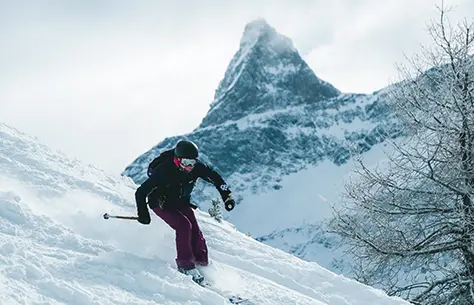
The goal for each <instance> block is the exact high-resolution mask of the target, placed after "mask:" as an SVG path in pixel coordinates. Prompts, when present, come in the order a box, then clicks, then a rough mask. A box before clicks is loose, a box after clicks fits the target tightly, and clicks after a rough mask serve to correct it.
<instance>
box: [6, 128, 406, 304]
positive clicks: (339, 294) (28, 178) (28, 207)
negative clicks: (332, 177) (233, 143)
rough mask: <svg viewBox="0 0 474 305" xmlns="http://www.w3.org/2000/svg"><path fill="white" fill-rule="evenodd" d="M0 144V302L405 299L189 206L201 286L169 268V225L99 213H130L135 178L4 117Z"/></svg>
mask: <svg viewBox="0 0 474 305" xmlns="http://www.w3.org/2000/svg"><path fill="white" fill-rule="evenodd" d="M0 148H1V149H0V162H1V163H0V187H1V189H0V261H1V262H2V264H0V303H1V304H2V305H3V304H6V305H10V304H11V305H16V304H68V305H87V304H94V305H97V304H101V305H107V304H114V305H115V304H137V305H138V304H170V305H171V304H203V305H204V304H205V305H213V304H219V305H223V304H228V303H227V301H226V297H225V296H226V295H227V294H228V293H232V294H239V295H241V296H243V297H246V298H248V299H249V300H251V301H252V302H253V303H254V304H260V305H264V304H272V305H273V304H280V305H290V304H291V305H294V304H301V305H303V304H304V305H309V304H315V305H323V304H331V305H370V304H374V305H376V304H377V305H380V304H382V305H385V304H386V305H395V304H396V305H401V304H407V303H406V302H404V301H402V300H400V299H396V298H390V297H388V296H386V295H385V294H384V293H383V292H381V291H379V290H376V289H373V288H371V287H368V286H365V285H362V284H360V283H357V282H355V281H353V280H349V279H347V278H344V277H342V276H339V275H336V274H334V273H332V272H329V271H328V270H326V269H324V268H321V267H320V266H319V265H317V264H315V263H309V262H305V261H302V260H300V259H298V258H296V257H294V256H292V255H290V254H287V253H285V252H283V251H280V250H276V249H274V248H272V247H269V246H266V245H264V244H262V243H260V242H258V241H256V240H254V239H252V238H250V237H248V236H246V235H245V234H242V233H240V232H238V231H237V230H235V228H234V227H233V226H231V225H230V224H229V223H226V222H224V223H218V222H217V221H215V220H214V219H213V218H211V217H209V216H208V215H207V214H206V213H203V212H201V211H199V210H198V211H197V216H198V219H199V221H200V223H201V226H202V229H203V231H204V234H205V236H206V237H207V240H208V247H209V250H210V258H211V261H212V264H211V266H210V267H208V268H205V269H203V273H204V274H205V275H206V276H207V277H208V278H209V280H210V281H211V282H213V283H214V284H213V285H214V290H210V289H206V288H203V287H201V286H198V285H196V284H195V283H193V282H192V281H191V280H190V279H189V278H187V277H186V276H184V275H182V274H181V273H179V272H177V271H176V270H175V268H174V258H175V253H174V251H175V246H174V232H173V231H172V230H171V229H170V228H168V227H167V226H166V225H165V224H164V223H163V222H162V221H160V220H159V219H158V218H156V217H153V220H152V224H151V225H150V226H143V225H140V224H138V223H137V222H135V221H120V220H104V219H102V217H101V215H102V214H103V212H104V211H107V212H110V213H116V214H132V213H134V212H135V208H134V204H133V201H132V200H133V198H132V197H133V191H134V189H135V187H136V186H134V185H133V184H131V183H130V181H129V180H128V179H126V178H123V177H114V176H112V175H108V174H106V173H104V172H102V171H100V170H97V169H94V168H93V167H91V166H88V165H84V164H82V163H81V162H80V161H78V160H74V161H73V160H71V159H70V158H68V157H67V156H65V155H62V154H60V153H56V152H53V151H51V150H50V149H48V148H47V147H46V146H44V145H42V144H40V143H37V142H35V140H34V139H32V138H30V137H28V136H27V135H24V134H22V133H19V132H17V131H15V130H14V129H12V128H9V127H6V126H5V125H0ZM21 169H27V170H24V171H22V170H21ZM30 173H33V174H32V175H30ZM41 173H42V174H41ZM58 175H59V176H60V178H59V179H58V178H57V176H58ZM58 182H59V183H60V186H59V187H58V185H57V184H58ZM52 190H53V191H52ZM59 191H60V192H59ZM111 195H113V196H111ZM158 232H159V233H158Z"/></svg>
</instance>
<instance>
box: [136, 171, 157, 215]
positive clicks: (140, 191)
mask: <svg viewBox="0 0 474 305" xmlns="http://www.w3.org/2000/svg"><path fill="white" fill-rule="evenodd" d="M159 167H160V166H159ZM162 171H163V169H162V168H157V169H156V170H155V171H154V173H153V175H151V176H150V177H149V178H148V179H147V180H145V182H143V183H142V184H141V185H140V186H139V187H138V188H137V190H136V191H135V202H136V204H137V209H143V208H146V206H147V205H146V197H147V196H148V194H150V193H151V192H152V191H153V190H154V189H155V188H157V187H159V186H160V183H161V182H162V180H163V179H161V177H162Z"/></svg>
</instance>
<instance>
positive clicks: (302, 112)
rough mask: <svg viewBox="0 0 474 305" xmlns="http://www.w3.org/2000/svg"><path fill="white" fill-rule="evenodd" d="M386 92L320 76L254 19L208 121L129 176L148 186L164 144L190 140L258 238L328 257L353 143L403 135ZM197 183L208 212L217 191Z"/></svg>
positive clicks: (372, 143) (136, 165)
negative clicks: (352, 89)
mask: <svg viewBox="0 0 474 305" xmlns="http://www.w3.org/2000/svg"><path fill="white" fill-rule="evenodd" d="M387 90H388V89H382V90H380V91H377V92H374V93H373V94H356V93H341V92H340V91H339V90H337V89H336V88H334V86H332V85H331V84H329V83H327V82H325V81H323V80H321V79H320V78H318V77H317V76H316V75H315V74H314V72H313V71H312V70H311V69H310V68H309V67H308V65H307V64H306V63H305V62H304V60H303V59H302V58H301V56H300V55H299V53H298V51H297V50H296V49H295V48H294V46H293V44H292V42H291V40H290V39H289V38H287V37H285V36H283V35H280V34H279V33H277V32H276V31H275V29H273V28H272V27H271V26H270V25H268V24H267V23H266V22H265V21H264V20H256V21H254V22H251V23H249V24H248V25H247V26H246V28H245V30H244V33H243V37H242V39H241V43H240V49H239V50H238V51H237V53H236V54H235V56H234V57H233V58H232V60H231V62H230V64H229V66H228V69H227V71H226V73H225V76H224V79H223V80H222V81H221V82H220V84H219V86H218V89H217V91H216V93H215V99H214V101H212V103H211V106H210V109H209V112H208V113H207V115H206V117H205V118H204V119H203V120H202V123H201V124H200V126H198V127H197V128H196V129H195V130H193V131H192V132H190V133H189V134H185V135H177V136H170V137H169V138H166V139H164V140H163V141H162V142H160V143H158V144H157V145H156V146H154V147H153V148H151V149H150V150H149V151H147V152H145V153H144V154H142V155H141V156H139V157H138V158H137V159H136V160H134V161H133V162H132V163H131V164H130V165H129V166H127V167H126V169H125V170H124V172H123V175H125V176H129V177H131V178H132V179H133V180H134V181H135V182H136V183H138V184H139V183H141V182H142V181H143V180H144V179H145V178H146V177H145V175H146V168H147V166H148V164H149V162H150V161H151V160H152V159H153V158H154V157H155V156H157V155H158V154H159V152H160V151H162V150H164V149H169V148H172V147H173V146H174V145H175V143H176V142H177V141H178V140H179V139H180V138H183V137H185V138H189V139H191V140H193V141H195V142H196V143H197V144H198V146H199V147H200V149H201V152H202V155H203V159H204V160H205V161H209V162H210V163H211V164H212V165H213V166H214V167H215V168H216V169H217V170H218V171H219V172H220V173H221V174H222V175H223V177H224V178H225V180H226V181H227V182H228V184H229V185H231V187H232V190H233V192H234V194H235V195H236V196H237V197H238V198H239V199H240V200H239V201H240V205H239V208H240V209H237V210H236V211H235V212H233V213H230V214H226V216H227V220H229V221H231V222H232V223H233V224H235V225H236V226H237V228H238V229H239V230H241V231H244V232H248V233H250V234H251V235H252V236H253V237H255V238H256V239H257V240H261V241H263V242H265V243H268V244H272V245H273V246H278V247H280V248H281V249H284V250H285V251H289V252H291V253H294V254H295V255H298V256H300V257H302V258H304V259H308V260H316V261H318V262H320V263H323V261H326V257H327V256H331V255H332V254H328V253H327V252H328V248H331V245H332V244H333V242H332V239H333V237H331V236H328V235H326V234H325V233H324V229H322V228H321V221H323V220H324V219H325V218H326V217H327V216H328V215H330V210H329V208H328V203H327V201H334V200H337V196H336V195H337V194H336V193H334V192H335V191H336V189H337V188H338V187H340V185H341V183H342V176H335V175H334V174H333V172H338V173H342V172H344V173H346V172H347V170H348V163H347V162H348V161H349V160H350V157H351V151H352V149H356V150H359V151H361V152H365V153H366V152H368V151H369V150H371V149H372V148H374V147H376V146H378V145H380V144H381V143H382V142H383V141H384V139H386V138H387V137H388V138H397V137H399V136H400V135H401V134H402V133H401V129H400V126H399V125H398V124H397V121H396V120H395V119H394V117H393V115H392V114H391V112H390V110H389V109H388V107H387V106H386V104H385V103H384V102H385V101H386V99H387ZM323 169H324V170H323ZM308 172H311V173H313V175H309V174H308ZM329 176H330V177H332V178H331V179H328V177H329ZM287 180H291V181H294V182H291V183H289V184H288V183H286V182H285V181H287ZM198 186H199V187H198V189H197V191H196V193H195V194H194V197H193V198H194V200H195V201H196V202H197V203H199V204H200V206H201V208H202V209H204V210H206V209H207V208H208V206H209V202H210V199H211V198H213V197H215V196H216V194H217V193H216V192H215V191H214V190H213V189H212V187H206V186H205V185H204V184H201V185H198ZM316 190H318V192H316ZM328 190H331V191H330V192H332V193H328V192H327V191H328ZM319 191H320V192H319ZM322 193H324V194H325V195H324V196H322ZM321 197H324V198H326V200H323V201H321ZM266 200H269V201H270V202H267V201H266ZM276 207H278V208H276ZM250 215H256V216H255V217H253V216H250ZM249 219H255V221H257V223H258V225H257V224H255V223H252V222H251V221H249ZM263 228H264V229H263ZM296 241H297V242H296ZM325 267H328V268H332V267H333V264H332V263H330V262H329V261H327V264H325Z"/></svg>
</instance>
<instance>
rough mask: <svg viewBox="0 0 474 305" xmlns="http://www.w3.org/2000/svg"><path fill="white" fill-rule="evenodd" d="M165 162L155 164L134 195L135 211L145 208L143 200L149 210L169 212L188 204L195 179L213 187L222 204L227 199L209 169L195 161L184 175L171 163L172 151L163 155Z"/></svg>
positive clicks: (226, 190) (226, 191) (221, 182)
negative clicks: (170, 209) (156, 209)
mask: <svg viewBox="0 0 474 305" xmlns="http://www.w3.org/2000/svg"><path fill="white" fill-rule="evenodd" d="M162 154H164V155H165V156H166V158H165V161H164V162H163V163H161V164H159V165H158V166H157V167H156V168H155V169H154V171H153V173H152V174H151V176H150V177H149V178H148V179H147V180H146V181H145V182H143V183H142V185H140V187H138V189H137V190H136V192H135V201H136V204H137V208H138V209H140V208H146V204H147V197H148V205H149V206H150V208H152V209H153V208H155V207H157V206H160V207H161V208H162V209H169V208H173V207H176V206H179V205H183V204H185V205H190V206H193V207H195V206H194V205H193V204H191V202H190V199H191V192H192V191H193V188H194V185H195V183H196V180H197V178H202V179H204V180H205V181H207V182H209V183H212V184H214V186H215V187H216V189H217V190H218V191H219V193H220V195H221V197H222V200H224V201H225V199H226V198H227V197H228V196H229V194H230V190H229V188H228V186H227V184H226V183H225V182H224V180H223V179H222V177H221V176H220V175H219V174H218V173H217V172H216V171H215V170H213V169H212V168H211V167H210V166H209V165H207V164H204V163H203V162H201V161H199V160H198V162H197V163H196V165H195V166H194V168H193V169H192V170H191V171H190V172H189V173H188V172H185V171H182V170H180V169H179V168H178V167H177V166H176V165H175V164H174V162H173V156H174V154H173V150H168V151H165V152H163V153H162Z"/></svg>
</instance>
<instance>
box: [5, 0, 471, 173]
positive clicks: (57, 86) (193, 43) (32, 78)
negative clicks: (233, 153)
mask: <svg viewBox="0 0 474 305" xmlns="http://www.w3.org/2000/svg"><path fill="white" fill-rule="evenodd" d="M440 3H441V2H440V1H435V0H416V1H414V0H383V1H382V0H331V1H329V0H325V1H323V0H288V1H283V0H239V1H223V0H201V1H191V0H186V1H180V0H176V1H171V0H167V1H162V0H155V1H152V0H148V1H139V0H137V1H125V0H110V1H101V0H82V1H60V0H55V1H53V0H44V1H26V0H25V1H8V0H0V122H4V123H7V124H9V125H12V126H13V127H16V128H18V129H20V130H22V131H24V132H26V133H28V134H30V135H32V136H36V137H38V138H39V140H41V141H42V142H43V143H45V144H47V145H49V146H50V147H52V148H53V149H59V150H61V151H63V152H65V153H66V154H68V155H70V156H72V157H77V158H79V159H81V160H83V161H85V162H87V163H92V164H94V165H96V166H97V167H100V168H103V169H105V170H108V171H111V172H114V173H119V172H121V171H122V170H123V169H124V168H125V166H127V165H128V164H129V163H130V162H132V161H133V160H134V159H135V158H136V157H138V156H139V155H140V154H141V153H143V152H145V151H146V150H148V149H149V148H151V147H152V146H153V145H155V144H157V143H158V142H159V141H161V140H163V139H164V138H165V137H167V136H173V135H177V134H184V133H188V132H190V131H192V130H193V129H194V128H195V127H197V126H198V125H199V123H200V122H201V120H202V118H203V117H204V116H205V115H206V113H207V111H208V109H209V104H210V103H211V102H212V99H213V96H214V91H215V90H216V88H217V86H218V83H219V82H220V81H221V79H222V78H223V76H224V72H225V70H226V68H227V65H228V64H229V62H230V60H231V58H232V56H233V55H234V53H235V52H237V50H238V47H239V42H240V39H241V36H242V32H243V30H244V27H245V24H246V23H248V22H250V21H252V20H254V19H256V18H264V19H266V20H267V22H268V23H269V24H270V25H271V26H273V27H274V28H275V29H276V30H277V31H278V32H280V33H281V34H284V35H286V36H288V37H290V38H291V39H292V40H293V43H294V45H295V47H296V48H297V49H298V50H299V52H300V53H301V55H302V56H303V58H304V59H305V60H306V61H307V63H308V64H309V65H310V67H311V68H312V69H313V70H314V72H315V73H316V75H317V76H319V77H320V78H322V79H324V80H326V81H328V82H330V83H332V84H333V85H334V86H335V87H336V88H338V89H339V90H341V91H344V92H360V93H370V92H372V91H375V90H378V89H380V88H382V87H384V86H386V85H387V84H389V82H390V81H392V80H394V79H396V78H397V77H398V74H397V72H396V69H395V63H400V62H403V61H404V54H406V55H411V54H413V53H414V52H419V50H420V44H427V43H429V42H430V41H429V39H428V35H427V32H426V24H427V22H428V21H429V20H430V18H433V17H437V12H436V10H435V5H437V4H440ZM445 4H448V5H454V10H453V11H452V13H451V14H450V17H451V19H452V20H454V21H457V20H459V19H460V18H467V19H469V20H472V18H473V13H474V1H472V0H451V1H449V0H445Z"/></svg>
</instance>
